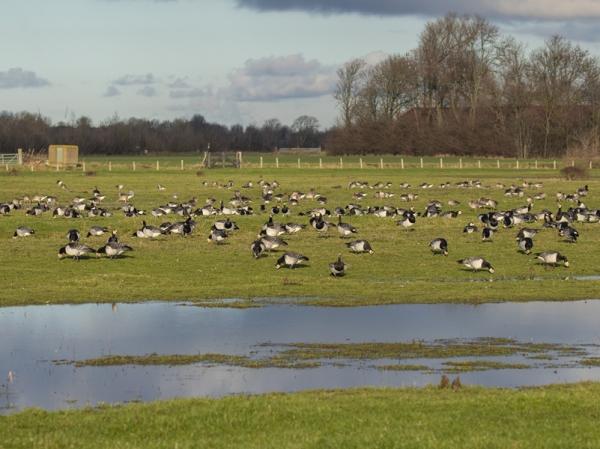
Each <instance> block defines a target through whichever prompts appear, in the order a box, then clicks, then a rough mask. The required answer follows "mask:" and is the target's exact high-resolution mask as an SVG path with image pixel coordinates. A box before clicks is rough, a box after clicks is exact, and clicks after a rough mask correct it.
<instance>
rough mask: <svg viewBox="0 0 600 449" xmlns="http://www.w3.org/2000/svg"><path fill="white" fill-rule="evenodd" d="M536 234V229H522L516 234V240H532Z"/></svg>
mask: <svg viewBox="0 0 600 449" xmlns="http://www.w3.org/2000/svg"><path fill="white" fill-rule="evenodd" d="M537 233H538V229H533V228H522V229H521V230H519V233H518V234H517V240H521V239H525V238H529V239H532V238H534V237H535V235H536V234H537Z"/></svg>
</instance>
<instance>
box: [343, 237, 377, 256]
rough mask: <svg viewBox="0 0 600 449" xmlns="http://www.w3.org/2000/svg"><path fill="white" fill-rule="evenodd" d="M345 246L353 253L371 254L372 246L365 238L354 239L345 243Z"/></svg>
mask: <svg viewBox="0 0 600 449" xmlns="http://www.w3.org/2000/svg"><path fill="white" fill-rule="evenodd" d="M346 246H347V247H348V248H350V251H352V252H353V253H369V254H373V252H374V251H373V248H371V244H370V243H369V242H367V241H366V240H354V241H353V242H348V243H346Z"/></svg>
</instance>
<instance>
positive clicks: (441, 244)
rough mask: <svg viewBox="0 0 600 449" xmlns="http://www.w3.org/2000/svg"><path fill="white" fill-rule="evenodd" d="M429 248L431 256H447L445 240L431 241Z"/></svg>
mask: <svg viewBox="0 0 600 449" xmlns="http://www.w3.org/2000/svg"><path fill="white" fill-rule="evenodd" d="M429 248H431V252H432V253H433V254H443V255H444V256H447V255H448V242H447V241H446V239H443V238H437V239H433V240H432V241H431V242H430V243H429Z"/></svg>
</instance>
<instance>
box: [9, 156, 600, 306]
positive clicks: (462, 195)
mask: <svg viewBox="0 0 600 449" xmlns="http://www.w3.org/2000/svg"><path fill="white" fill-rule="evenodd" d="M254 157H256V156H254ZM286 157H288V158H291V157H295V156H286ZM112 159H113V161H112V164H113V166H112V171H110V172H109V171H108V170H107V161H108V159H107V158H105V159H98V158H97V159H94V160H89V161H88V162H87V167H86V170H87V171H88V173H87V174H84V173H83V172H82V171H81V169H79V170H70V171H60V172H55V171H54V170H38V171H35V172H31V171H29V170H28V169H27V168H23V169H20V170H18V171H16V172H6V171H4V170H3V171H0V202H2V201H9V200H11V199H12V198H15V197H20V196H23V195H30V196H33V195H35V194H46V195H54V196H57V197H58V199H59V203H61V204H63V205H64V204H68V203H69V202H70V201H71V200H72V199H73V198H74V197H75V196H78V195H85V196H86V197H91V191H92V189H93V188H94V186H97V187H98V188H99V189H100V190H101V191H102V193H104V194H105V195H106V196H107V198H106V200H105V201H104V203H103V205H104V207H109V208H111V209H115V211H114V216H113V217H110V218H80V219H65V218H56V219H53V218H52V214H51V212H49V213H45V214H43V215H42V216H41V217H29V216H26V215H25V210H24V209H22V210H18V211H13V212H12V213H11V214H10V215H7V216H0V282H2V285H3V286H4V287H5V288H3V289H2V292H1V293H0V305H17V304H20V305H23V304H40V303H67V302H96V301H97V302H115V301H143V300H192V301H194V300H207V299H223V298H241V299H243V300H248V301H244V302H242V303H239V304H238V305H241V306H248V305H250V306H251V305H253V304H254V303H255V301H258V300H260V299H261V298H280V299H275V301H286V300H287V299H286V298H300V299H301V301H304V302H308V303H313V304H326V305H339V306H352V305H363V304H388V303H428V302H475V303H476V302H486V301H509V300H511V301H512V300H514V301H525V300H569V299H583V298H594V297H597V296H598V291H599V289H600V281H594V280H586V281H581V280H573V279H572V277H573V276H579V275H581V276H586V275H595V274H598V272H599V267H600V253H599V252H597V251H595V250H594V248H597V247H598V245H599V244H600V225H598V224H575V227H576V228H577V229H578V230H579V232H580V241H579V242H578V243H576V244H569V243H566V242H563V241H562V239H561V238H559V237H558V236H557V233H556V231H555V230H544V231H542V232H540V233H539V234H538V235H537V236H536V238H535V245H534V252H535V251H543V250H551V249H556V250H559V251H561V252H563V253H564V254H566V255H567V256H568V257H569V260H570V262H571V266H570V267H569V268H568V269H566V268H556V269H546V268H544V267H542V266H540V265H538V264H537V262H536V261H535V260H534V258H533V256H526V255H523V254H520V253H518V252H517V246H516V242H515V235H516V233H517V228H513V229H501V230H500V231H499V232H498V233H496V234H495V236H494V239H493V240H494V241H493V242H492V243H483V242H482V241H481V237H480V233H476V234H471V235H466V234H463V232H462V228H463V226H464V225H465V224H467V223H468V222H470V221H473V222H476V221H477V214H478V213H479V212H481V211H480V210H475V211H474V210H471V209H470V208H469V207H468V205H467V202H468V201H469V200H471V199H477V198H479V197H487V198H492V199H496V200H498V203H499V205H498V207H499V209H502V210H504V209H511V208H514V207H517V206H522V205H524V204H526V201H525V197H523V198H506V197H504V196H503V189H499V188H496V187H495V184H496V183H497V182H503V183H505V184H506V185H510V184H513V183H514V184H521V183H522V182H523V180H527V181H539V182H543V183H544V187H543V188H542V189H527V190H526V196H527V195H533V194H535V193H538V192H540V191H543V192H545V193H546V194H547V198H546V199H545V200H543V201H536V202H535V204H534V207H533V210H534V211H538V210H541V209H543V208H549V209H551V210H553V211H555V210H556V199H555V193H556V192H557V191H562V192H567V193H569V192H573V191H575V190H576V188H577V187H580V186H581V185H583V184H585V183H587V184H589V186H590V195H589V196H588V197H587V198H585V203H586V205H587V206H588V207H589V208H599V207H600V194H598V193H597V192H599V191H600V172H596V171H595V170H594V171H591V178H590V179H588V180H586V181H585V182H583V181H565V180H564V179H561V178H560V176H559V173H558V171H554V170H552V169H539V170H533V169H531V170H526V169H520V170H516V169H514V168H513V169H508V168H503V169H502V168H501V169H499V170H498V169H493V168H486V169H478V168H468V169H467V168H463V169H456V168H445V169H439V168H433V167H430V168H424V169H420V168H410V169H409V168H407V169H404V170H402V169H398V168H384V169H378V168H365V169H363V170H361V169H357V168H344V169H339V168H338V169H334V168H323V169H318V168H301V169H298V168H293V167H285V168H283V167H282V168H279V169H275V168H263V169H260V168H256V167H254V168H243V169H240V170H236V169H212V170H205V169H200V168H199V167H198V166H192V165H190V164H187V162H188V161H186V164H187V165H186V168H185V170H183V171H182V170H180V167H179V166H178V164H177V163H176V161H178V160H179V157H172V158H170V159H164V160H163V162H162V165H161V170H160V171H156V169H155V162H156V159H155V158H153V157H148V158H147V159H146V160H140V159H138V162H137V169H136V171H132V169H131V166H130V163H131V159H129V160H127V161H126V160H125V159H124V158H123V159H122V160H121V163H117V162H115V160H114V158H112ZM290 160H291V159H290ZM315 160H316V159H315V158H314V157H313V159H312V162H313V163H314V161H315ZM191 162H192V161H191V159H190V163H191ZM470 162H471V163H473V161H470ZM547 163H548V161H546V164H547ZM465 165H467V163H466V162H465ZM90 171H92V172H91V173H89V172H90ZM261 178H262V179H265V180H268V181H272V180H277V181H279V182H280V184H281V187H280V189H279V190H278V191H277V192H282V193H290V192H292V191H294V190H300V191H303V192H307V191H309V190H310V189H314V190H315V191H316V192H319V193H320V194H322V195H324V196H326V197H327V198H328V204H327V207H328V208H329V209H331V210H333V209H334V208H335V207H336V206H345V205H346V204H348V203H356V202H357V201H356V200H354V199H353V198H352V194H353V193H354V192H356V191H358V190H357V189H353V190H350V189H348V187H347V186H348V183H349V181H352V180H364V181H368V182H369V183H371V184H373V183H375V182H377V181H382V182H387V181H390V182H392V188H391V189H390V191H391V192H394V193H395V194H396V197H394V198H389V199H376V198H374V197H373V193H374V192H375V190H371V189H367V190H366V191H365V192H366V193H367V194H368V197H367V198H365V199H364V200H362V201H361V202H360V203H362V204H363V205H365V206H367V205H373V206H375V205H394V206H397V207H410V206H413V207H415V209H416V210H417V211H421V212H422V211H424V208H425V205H426V204H427V202H428V201H429V200H434V199H436V200H439V201H441V202H442V203H444V210H445V211H446V210H451V209H454V210H461V211H462V215H460V216H459V217H458V218H455V219H447V218H421V217H417V224H416V225H415V226H414V230H412V231H405V230H404V229H402V228H401V227H399V226H397V225H396V223H395V222H396V219H395V218H377V217H374V216H361V217H345V218H344V221H345V222H349V223H351V224H353V225H354V226H356V227H357V228H358V230H359V232H358V234H356V238H361V239H366V240H368V241H369V242H370V243H371V245H372V246H373V248H374V250H375V253H374V254H372V255H369V254H360V255H355V254H351V253H350V252H349V251H348V249H347V248H346V246H345V245H344V242H345V241H347V240H345V239H341V238H340V237H339V236H338V234H337V231H336V230H335V229H332V230H330V231H329V237H327V238H323V237H319V236H317V233H316V232H315V231H314V230H313V229H312V228H310V227H307V228H306V229H304V230H303V231H301V232H300V233H298V234H296V235H291V236H287V237H284V238H285V239H286V240H287V241H288V243H289V246H288V247H286V248H285V249H286V250H289V251H295V252H299V253H302V254H304V255H306V256H308V257H309V258H310V262H309V263H308V264H307V266H306V267H303V268H298V269H295V270H290V269H280V270H276V269H275V261H276V259H277V258H278V255H277V254H281V253H282V252H281V251H280V252H279V253H273V254H272V255H269V256H267V257H262V258H261V259H259V260H254V259H253V258H252V256H251V254H250V244H251V242H252V241H253V240H254V239H255V238H256V235H257V233H258V231H259V229H260V227H261V225H262V224H263V223H265V222H266V220H267V219H268V214H267V213H262V214H261V213H257V214H256V215H254V216H242V217H233V218H232V219H233V220H234V221H236V222H237V224H238V225H239V227H240V230H239V231H236V232H235V233H234V234H233V235H232V236H231V237H230V238H229V239H227V242H226V244H222V245H216V244H213V243H209V242H207V240H206V238H207V236H208V233H209V228H210V226H211V224H212V223H213V222H214V221H215V220H217V219H221V218H223V217H198V218H197V219H196V220H197V222H198V227H197V229H196V231H195V233H194V234H193V235H192V236H190V237H187V238H183V237H180V236H162V237H161V238H158V239H156V240H146V239H136V238H133V237H131V234H132V233H133V231H134V230H136V229H138V228H140V227H141V223H142V219H143V218H144V217H136V218H126V217H125V216H124V214H123V213H122V212H121V211H120V210H117V209H118V208H119V207H120V204H119V203H118V202H117V188H116V185H117V184H124V186H125V190H126V191H127V190H133V191H134V192H135V197H134V199H133V200H132V204H134V205H135V206H136V207H137V208H140V209H144V210H146V211H147V214H148V215H147V216H146V217H145V219H146V220H147V221H148V223H150V224H154V225H158V224H160V223H162V222H164V221H171V222H173V221H179V220H181V217H179V216H173V215H171V216H167V217H160V218H154V217H153V216H152V215H150V211H151V209H152V208H153V207H157V206H159V205H161V204H164V203H166V202H167V201H169V200H171V199H172V196H173V195H174V194H176V195H177V197H178V198H179V200H181V201H187V200H189V199H190V198H192V197H194V196H195V197H197V199H198V204H199V205H202V204H203V203H204V201H205V199H206V198H208V197H214V198H216V199H217V200H224V201H225V203H227V201H228V200H229V199H230V198H232V196H233V193H234V191H235V190H236V189H240V191H241V193H242V194H243V195H246V196H250V197H252V198H253V199H254V203H253V206H254V208H255V210H256V211H257V212H258V209H259V205H260V203H261V201H260V188H259V187H258V185H257V181H259V180H260V179H261ZM58 179H61V180H63V181H64V182H65V183H66V184H67V186H68V187H69V189H70V191H65V190H62V189H60V188H59V187H58V186H57V184H56V181H57V180H58ZM469 179H480V180H482V181H483V183H484V185H485V186H486V187H484V188H481V189H475V188H468V189H465V188H463V189H459V188H456V187H450V188H447V189H441V188H439V187H438V185H439V184H440V183H443V182H447V181H448V182H451V183H455V182H458V181H463V180H469ZM229 180H231V181H233V183H234V187H233V188H232V189H226V188H222V187H213V186H211V185H210V183H212V182H213V181H216V182H218V183H220V184H224V183H226V182H227V181H229ZM203 181H208V182H209V185H208V186H204V185H203ZM247 181H253V182H254V187H253V188H251V189H241V188H240V187H241V185H242V184H243V183H245V182H247ZM425 181H426V182H430V183H433V184H434V185H435V187H434V188H432V189H427V190H424V189H420V188H418V185H419V184H420V183H421V182H425ZM401 182H408V183H410V184H411V185H412V188H410V189H406V190H405V189H400V188H399V187H398V185H399V183H401ZM159 183H160V184H162V185H164V186H165V187H166V190H165V191H162V192H160V191H158V189H157V188H156V185H157V184H159ZM406 192H413V193H418V194H419V198H418V200H416V201H414V202H412V203H406V202H401V201H400V200H399V198H398V196H399V194H401V193H406ZM449 199H455V200H458V201H460V202H461V204H460V206H457V207H450V206H447V205H446V203H447V201H448V200H449ZM317 205H318V204H317V202H316V201H313V200H304V201H303V202H301V203H300V204H299V205H298V206H295V207H292V209H291V210H292V212H291V214H290V216H289V217H282V216H281V215H279V216H275V221H278V222H282V223H285V222H297V223H304V224H307V223H308V217H306V216H298V213H299V212H301V211H306V210H309V209H311V208H313V207H316V206H317ZM569 205H570V203H565V204H564V207H565V208H567V207H569ZM335 220H336V218H335V217H331V218H330V221H335ZM19 225H27V226H31V227H33V228H34V229H35V232H36V235H35V236H33V237H28V238H20V239H13V238H12V234H13V232H14V230H15V228H16V227H17V226H19ZM92 225H104V226H108V227H109V228H111V229H117V230H118V232H119V236H120V239H121V241H123V242H126V243H129V244H130V245H132V246H133V247H134V251H133V252H130V253H128V254H127V257H123V258H121V259H118V260H107V259H96V258H89V259H86V260H81V261H80V262H74V261H71V260H58V258H57V251H58V248H59V247H61V246H62V245H64V244H65V243H66V242H67V239H66V232H67V230H69V229H71V228H77V229H79V230H80V231H81V232H82V233H83V235H84V236H85V234H86V233H87V230H88V228H89V227H90V226H92ZM533 227H538V228H539V227H541V224H540V223H537V224H535V225H533ZM435 237H444V238H446V239H447V240H448V242H449V249H450V255H449V256H448V257H444V256H433V255H432V254H431V253H430V251H429V248H428V243H429V242H430V241H431V240H432V239H433V238H435ZM83 241H84V242H85V243H87V244H89V245H90V246H92V247H99V246H101V245H102V244H103V243H104V242H105V241H106V237H90V238H84V239H83ZM339 253H341V254H342V256H343V258H344V261H345V262H346V263H348V264H349V267H348V273H347V275H346V276H345V277H344V278H338V279H335V278H332V277H331V276H329V271H328V264H329V263H330V262H332V261H334V260H335V259H336V257H337V255H338V254H339ZM476 255H481V256H484V257H485V258H487V259H488V260H489V261H490V262H491V263H492V264H493V266H494V268H495V270H496V273H495V274H493V275H490V274H489V273H472V272H469V271H465V270H463V269H462V267H461V266H460V265H458V264H457V263H456V260H457V259H460V258H464V257H468V256H476ZM566 277H571V279H569V280H565V278H566Z"/></svg>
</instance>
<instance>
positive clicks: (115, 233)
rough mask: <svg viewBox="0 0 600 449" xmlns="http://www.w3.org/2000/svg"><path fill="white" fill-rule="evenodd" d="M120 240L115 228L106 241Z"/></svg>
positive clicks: (114, 241)
mask: <svg viewBox="0 0 600 449" xmlns="http://www.w3.org/2000/svg"><path fill="white" fill-rule="evenodd" d="M118 241H119V237H117V231H115V230H113V232H112V233H111V235H110V237H109V238H108V240H107V242H106V243H117V242H118Z"/></svg>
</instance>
